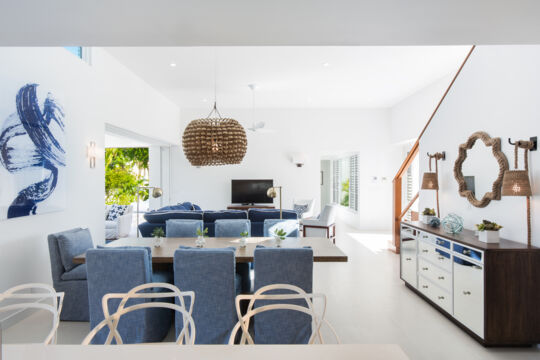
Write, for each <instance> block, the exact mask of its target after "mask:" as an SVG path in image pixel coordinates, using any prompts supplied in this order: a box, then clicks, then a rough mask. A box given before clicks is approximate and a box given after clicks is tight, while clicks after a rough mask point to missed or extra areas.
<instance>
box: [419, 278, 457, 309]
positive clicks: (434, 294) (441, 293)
mask: <svg viewBox="0 0 540 360" xmlns="http://www.w3.org/2000/svg"><path fill="white" fill-rule="evenodd" d="M418 289H419V290H420V292H422V293H423V294H424V295H426V296H427V297H428V298H429V299H430V300H431V301H433V302H434V303H435V304H437V305H438V306H439V307H441V308H442V309H443V310H444V311H446V312H447V313H449V314H452V295H451V294H450V293H449V292H447V291H445V290H443V289H442V288H440V287H438V286H437V285H435V284H433V283H432V282H431V281H429V280H428V279H426V278H425V277H423V276H419V277H418Z"/></svg>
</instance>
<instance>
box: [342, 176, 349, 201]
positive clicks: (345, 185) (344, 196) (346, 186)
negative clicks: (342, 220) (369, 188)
mask: <svg viewBox="0 0 540 360" xmlns="http://www.w3.org/2000/svg"><path fill="white" fill-rule="evenodd" d="M349 189H350V182H349V179H347V180H345V181H343V182H342V183H341V192H342V197H341V202H340V204H341V205H342V206H347V207H348V206H349Z"/></svg>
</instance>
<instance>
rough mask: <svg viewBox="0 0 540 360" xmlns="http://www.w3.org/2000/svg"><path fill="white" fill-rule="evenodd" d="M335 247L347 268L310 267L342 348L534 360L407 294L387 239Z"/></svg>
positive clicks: (536, 350) (359, 237)
mask: <svg viewBox="0 0 540 360" xmlns="http://www.w3.org/2000/svg"><path fill="white" fill-rule="evenodd" d="M337 231H338V237H337V245H338V246H339V247H340V248H341V249H342V250H343V251H345V252H346V253H347V254H348V255H349V262H348V263H316V264H315V274H314V287H315V289H314V290H315V291H317V292H324V293H325V294H327V296H328V310H327V312H328V315H327V316H328V320H329V321H330V322H331V323H332V325H333V326H334V327H335V329H336V331H337V332H338V334H339V336H340V338H341V341H342V343H395V344H398V345H400V346H401V347H402V349H403V350H404V351H405V353H407V355H408V356H409V357H410V358H411V359H426V360H433V359H437V360H443V359H536V360H538V359H540V347H538V346H536V347H529V348H495V349H493V348H490V349H486V348H484V347H482V346H481V345H479V344H478V343H477V342H476V341H474V340H473V339H472V338H471V337H469V336H468V335H467V334H465V333H464V332H463V331H462V330H460V329H459V328H458V327H457V326H456V325H454V324H453V323H452V322H450V321H449V320H448V319H446V318H445V317H444V316H443V315H441V314H440V313H439V312H438V311H436V310H435V309H434V308H432V307H431V306H430V305H428V304H427V303H426V302H424V301H423V300H422V299H420V298H419V297H418V296H416V295H415V294H414V293H412V292H411V291H410V290H408V289H407V288H406V287H405V286H404V284H403V282H402V281H401V280H400V279H399V258H398V256H397V255H395V254H393V253H391V252H389V251H387V250H386V249H385V245H386V243H387V240H388V239H389V235H388V234H381V233H369V234H368V233H360V232H357V231H355V230H353V229H352V228H348V227H346V226H343V225H342V226H338V227H337ZM38 328H39V327H33V328H32V330H30V331H28V329H29V327H28V326H24V330H21V327H19V326H14V327H12V328H10V329H8V330H6V331H4V341H5V342H7V343H13V342H19V341H21V339H25V338H26V339H27V338H28V336H34V337H35V335H32V333H36V332H37V331H38ZM88 331H89V327H88V324H87V323H69V322H63V323H62V324H61V325H60V330H59V338H58V343H61V344H77V343H80V342H81V341H82V339H83V338H84V336H85V335H86V334H87V333H88Z"/></svg>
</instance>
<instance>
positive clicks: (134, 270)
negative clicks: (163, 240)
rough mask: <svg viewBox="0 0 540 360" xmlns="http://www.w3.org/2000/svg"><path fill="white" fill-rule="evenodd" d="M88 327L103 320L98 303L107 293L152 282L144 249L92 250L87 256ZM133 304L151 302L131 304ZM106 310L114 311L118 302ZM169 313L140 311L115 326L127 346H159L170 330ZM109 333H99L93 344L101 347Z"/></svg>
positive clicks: (165, 310) (105, 330)
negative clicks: (152, 344)
mask: <svg viewBox="0 0 540 360" xmlns="http://www.w3.org/2000/svg"><path fill="white" fill-rule="evenodd" d="M86 264H87V271H88V298H89V304H90V326H91V328H94V327H95V326H96V325H98V324H99V323H100V322H101V321H102V320H103V318H104V315H103V308H102V304H101V299H102V298H103V296H104V295H105V294H108V293H127V292H128V291H129V290H131V289H132V288H134V287H135V286H138V285H141V284H147V283H151V282H153V276H152V252H151V250H150V248H147V247H129V248H128V247H121V248H106V249H103V248H102V249H92V250H88V251H87V253H86ZM158 290H160V289H158ZM133 301H134V302H133V303H137V302H144V301H150V300H144V299H139V300H133ZM109 304H110V306H109V309H110V311H111V313H112V312H114V311H116V309H117V307H118V304H119V301H118V300H115V301H111V302H110V303H109ZM171 320H172V311H171V310H169V309H159V308H151V309H143V310H139V311H136V312H133V313H129V314H126V315H124V316H123V317H122V321H120V322H119V324H118V331H119V332H120V334H122V340H123V342H124V343H126V344H133V343H141V342H159V341H162V340H163V339H164V338H165V336H166V335H167V333H168V331H169V328H170V326H171ZM108 333H109V330H108V329H107V328H104V329H102V330H101V331H100V332H98V333H97V334H96V336H95V337H94V339H93V341H92V343H94V344H103V343H104V342H105V339H106V338H107V335H108Z"/></svg>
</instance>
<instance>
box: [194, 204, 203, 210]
mask: <svg viewBox="0 0 540 360" xmlns="http://www.w3.org/2000/svg"><path fill="white" fill-rule="evenodd" d="M193 210H199V211H200V210H202V208H201V207H200V206H199V205H197V204H193Z"/></svg>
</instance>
